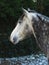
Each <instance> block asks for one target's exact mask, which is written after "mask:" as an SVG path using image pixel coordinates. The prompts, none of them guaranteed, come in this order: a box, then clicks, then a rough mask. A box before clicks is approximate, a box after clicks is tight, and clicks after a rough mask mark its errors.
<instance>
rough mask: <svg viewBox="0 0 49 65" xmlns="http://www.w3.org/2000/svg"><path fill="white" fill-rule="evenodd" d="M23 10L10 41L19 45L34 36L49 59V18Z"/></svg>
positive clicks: (29, 10) (32, 11)
mask: <svg viewBox="0 0 49 65" xmlns="http://www.w3.org/2000/svg"><path fill="white" fill-rule="evenodd" d="M22 10H23V14H22V16H20V18H19V19H18V22H17V25H16V27H15V28H14V29H13V31H12V33H11V35H10V41H11V42H12V43H13V44H17V43H18V42H20V41H22V40H24V39H26V38H27V37H29V36H30V35H31V34H33V35H34V37H35V39H36V42H37V44H38V46H39V47H40V48H41V50H42V51H43V52H44V53H45V54H46V56H47V57H48V58H49V17H47V16H45V15H43V14H40V13H38V12H36V11H34V10H31V9H28V10H26V9H24V8H23V9H22Z"/></svg>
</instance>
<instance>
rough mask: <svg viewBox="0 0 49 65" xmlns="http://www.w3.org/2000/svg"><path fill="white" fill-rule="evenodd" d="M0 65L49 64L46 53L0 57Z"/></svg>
mask: <svg viewBox="0 0 49 65" xmlns="http://www.w3.org/2000/svg"><path fill="white" fill-rule="evenodd" d="M0 65H48V59H47V58H46V57H45V56H44V54H39V55H28V56H23V57H13V58H0Z"/></svg>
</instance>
